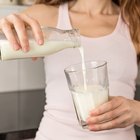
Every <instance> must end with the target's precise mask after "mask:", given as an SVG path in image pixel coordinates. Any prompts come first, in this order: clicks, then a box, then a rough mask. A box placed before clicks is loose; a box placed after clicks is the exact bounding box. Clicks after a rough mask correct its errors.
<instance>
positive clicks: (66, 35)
mask: <svg viewBox="0 0 140 140" xmlns="http://www.w3.org/2000/svg"><path fill="white" fill-rule="evenodd" d="M13 32H14V33H15V36H16V35H17V34H16V32H15V31H14V30H13ZM42 32H43V35H44V44H43V45H38V44H37V42H36V41H35V38H34V35H33V32H32V30H31V29H30V28H27V35H28V39H29V45H30V50H29V51H28V52H24V51H23V50H22V49H20V50H17V51H15V50H14V49H13V48H12V47H11V44H10V43H9V42H8V40H7V39H6V37H5V35H4V34H3V33H0V54H1V59H2V60H9V59H17V58H31V57H44V56H48V55H51V54H54V53H56V52H58V51H61V50H63V49H66V48H77V47H80V34H79V31H78V30H77V29H70V30H61V29H58V28H53V27H42Z"/></svg>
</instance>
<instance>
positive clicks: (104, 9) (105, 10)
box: [70, 0, 116, 16]
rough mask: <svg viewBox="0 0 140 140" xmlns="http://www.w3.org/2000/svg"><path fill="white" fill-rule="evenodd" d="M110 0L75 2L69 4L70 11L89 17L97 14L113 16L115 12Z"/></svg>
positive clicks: (80, 0) (78, 0)
mask: <svg viewBox="0 0 140 140" xmlns="http://www.w3.org/2000/svg"><path fill="white" fill-rule="evenodd" d="M114 7H115V4H114V3H113V2H112V0H77V1H76V2H73V3H71V4H70V9H71V10H72V11H77V12H80V13H85V14H88V15H90V16H94V15H97V14H113V13H114V12H116V11H114V9H115V10H116V8H114Z"/></svg>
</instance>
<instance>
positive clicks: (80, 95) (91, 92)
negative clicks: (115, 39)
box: [64, 61, 109, 128]
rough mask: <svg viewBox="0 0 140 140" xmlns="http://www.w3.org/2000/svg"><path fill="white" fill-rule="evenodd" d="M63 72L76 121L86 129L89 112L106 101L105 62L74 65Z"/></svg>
mask: <svg viewBox="0 0 140 140" xmlns="http://www.w3.org/2000/svg"><path fill="white" fill-rule="evenodd" d="M83 66H85V68H84V67H83ZM64 71H65V75H66V79H67V82H68V86H69V89H70V91H71V94H72V99H73V103H74V107H75V111H76V115H77V118H78V121H79V123H80V125H81V126H82V127H83V128H86V126H87V125H86V119H87V117H88V116H89V113H90V111H91V110H92V109H94V108H96V107H97V106H99V105H101V104H103V103H105V102H107V101H108V96H109V94H108V93H109V92H108V85H109V84H108V74H107V62H105V61H90V62H85V64H84V65H83V64H82V63H80V64H74V65H71V66H69V67H67V68H66V69H65V70H64Z"/></svg>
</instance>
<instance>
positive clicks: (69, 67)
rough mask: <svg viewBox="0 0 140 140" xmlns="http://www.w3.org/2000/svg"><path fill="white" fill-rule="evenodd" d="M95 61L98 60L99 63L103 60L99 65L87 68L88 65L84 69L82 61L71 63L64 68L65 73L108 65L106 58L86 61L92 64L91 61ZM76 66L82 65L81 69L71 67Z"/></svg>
mask: <svg viewBox="0 0 140 140" xmlns="http://www.w3.org/2000/svg"><path fill="white" fill-rule="evenodd" d="M93 62H97V64H98V63H99V62H101V63H102V64H99V65H97V66H91V67H89V68H87V67H86V69H84V70H83V69H82V63H81V62H79V63H75V64H71V65H69V66H68V67H66V68H65V69H64V72H65V73H72V72H81V71H86V70H91V69H97V68H100V67H103V66H105V65H107V61H105V60H90V61H85V64H90V63H93ZM76 66H81V69H78V70H76V69H75V70H72V69H71V68H74V67H76Z"/></svg>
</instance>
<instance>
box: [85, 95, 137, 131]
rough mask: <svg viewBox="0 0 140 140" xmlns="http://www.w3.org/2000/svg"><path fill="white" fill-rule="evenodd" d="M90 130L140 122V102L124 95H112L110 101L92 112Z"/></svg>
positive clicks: (120, 126)
mask: <svg viewBox="0 0 140 140" xmlns="http://www.w3.org/2000/svg"><path fill="white" fill-rule="evenodd" d="M87 124H88V128H89V130H92V131H101V130H108V129H113V128H124V127H127V126H129V125H131V124H137V125H138V124H140V102H139V101H135V100H129V99H126V98H124V97H111V99H110V101H109V102H107V103H105V104H103V105H101V106H99V107H97V108H96V109H94V110H92V111H91V112H90V117H89V118H88V119H87Z"/></svg>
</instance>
